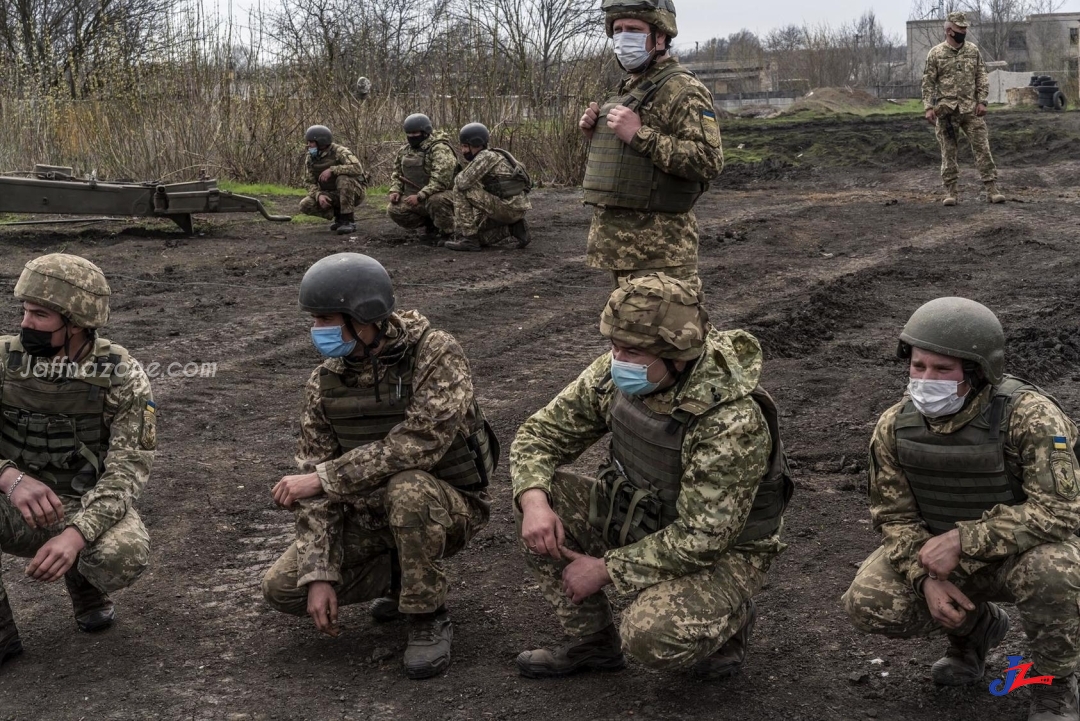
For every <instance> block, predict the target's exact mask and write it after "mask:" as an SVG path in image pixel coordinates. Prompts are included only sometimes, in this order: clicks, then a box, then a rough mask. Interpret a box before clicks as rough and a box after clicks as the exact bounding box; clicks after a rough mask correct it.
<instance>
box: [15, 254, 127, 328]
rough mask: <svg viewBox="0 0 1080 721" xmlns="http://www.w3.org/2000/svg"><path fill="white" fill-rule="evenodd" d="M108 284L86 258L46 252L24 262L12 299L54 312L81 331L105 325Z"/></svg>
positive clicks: (99, 271) (107, 306) (110, 293)
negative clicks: (47, 253)
mask: <svg viewBox="0 0 1080 721" xmlns="http://www.w3.org/2000/svg"><path fill="white" fill-rule="evenodd" d="M110 295H112V291H110V290H109V283H108V281H106V280H105V274H104V273H102V272H101V268H99V267H97V266H96V265H94V264H93V263H91V262H90V261H89V260H87V259H86V258H80V257H79V256H77V255H70V254H68V253H50V254H49V255H43V256H41V257H40V258H34V259H33V260H31V261H28V262H27V264H26V267H25V268H23V272H22V275H20V276H19V280H18V282H17V283H15V300H18V301H20V302H22V301H27V302H30V303H37V304H38V305H41V306H45V307H46V308H48V309H50V310H55V311H56V312H57V313H60V314H61V315H63V316H64V317H65V318H67V319H68V320H70V321H71V322H72V323H74V324H75V325H77V326H80V327H82V328H101V327H102V326H104V325H105V324H106V323H108V322H109V296H110Z"/></svg>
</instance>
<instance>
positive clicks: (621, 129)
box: [607, 105, 641, 145]
mask: <svg viewBox="0 0 1080 721" xmlns="http://www.w3.org/2000/svg"><path fill="white" fill-rule="evenodd" d="M607 124H608V127H609V128H611V129H612V130H614V131H615V135H616V137H618V138H619V140H621V141H623V142H624V143H626V144H628V145H629V143H630V141H631V140H633V139H634V136H635V135H637V131H639V130H641V116H639V115H638V114H637V113H635V112H634V111H633V110H631V109H630V108H628V107H626V106H625V105H616V106H615V107H614V108H612V109H611V110H609V111H608V114H607Z"/></svg>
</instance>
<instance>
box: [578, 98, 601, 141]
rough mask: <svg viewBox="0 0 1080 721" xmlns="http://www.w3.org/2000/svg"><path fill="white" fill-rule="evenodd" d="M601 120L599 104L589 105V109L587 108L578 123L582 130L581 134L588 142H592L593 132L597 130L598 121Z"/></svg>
mask: <svg viewBox="0 0 1080 721" xmlns="http://www.w3.org/2000/svg"><path fill="white" fill-rule="evenodd" d="M599 118H600V105H599V103H589V107H587V108H585V114H584V115H582V116H581V120H579V121H578V127H579V128H581V134H582V135H584V136H585V139H586V140H592V136H593V130H595V129H596V121H597V120H599Z"/></svg>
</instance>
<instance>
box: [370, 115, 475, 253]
mask: <svg viewBox="0 0 1080 721" xmlns="http://www.w3.org/2000/svg"><path fill="white" fill-rule="evenodd" d="M404 128H405V137H406V138H407V139H408V141H409V142H408V143H406V144H405V145H402V146H401V149H400V150H399V151H398V154H397V158H396V159H395V160H394V172H393V175H392V176H391V179H390V197H389V200H390V202H389V203H388V204H387V206H386V214H387V215H388V216H390V220H392V221H394V222H395V223H397V224H398V225H400V226H401V227H402V228H409V229H412V228H421V227H423V228H424V229H425V234H424V238H425V239H426V240H427V241H429V242H430V243H431V244H432V245H437V244H439V241H446V240H448V239H450V238H451V237H452V236H453V234H454V202H453V199H452V198H451V197H450V190H451V188H452V187H453V185H454V174H455V173H456V172H457V170H458V161H457V156H456V155H454V149H453V148H452V147H451V146H450V141H449V140H447V138H446V135H445V134H443V133H438V134H434V128H432V125H431V119H430V118H428V116H426V115H423V114H420V113H414V114H412V115H410V116H409V117H407V118H405V124H404Z"/></svg>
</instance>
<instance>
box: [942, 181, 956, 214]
mask: <svg viewBox="0 0 1080 721" xmlns="http://www.w3.org/2000/svg"><path fill="white" fill-rule="evenodd" d="M959 198H960V196H959V194H958V193H957V192H956V183H949V184H948V185H946V186H945V200H943V201H941V204H942V205H944V206H946V207H950V208H951V207H952V206H954V205H956V203H957V201H958V200H959Z"/></svg>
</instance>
